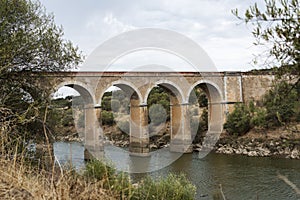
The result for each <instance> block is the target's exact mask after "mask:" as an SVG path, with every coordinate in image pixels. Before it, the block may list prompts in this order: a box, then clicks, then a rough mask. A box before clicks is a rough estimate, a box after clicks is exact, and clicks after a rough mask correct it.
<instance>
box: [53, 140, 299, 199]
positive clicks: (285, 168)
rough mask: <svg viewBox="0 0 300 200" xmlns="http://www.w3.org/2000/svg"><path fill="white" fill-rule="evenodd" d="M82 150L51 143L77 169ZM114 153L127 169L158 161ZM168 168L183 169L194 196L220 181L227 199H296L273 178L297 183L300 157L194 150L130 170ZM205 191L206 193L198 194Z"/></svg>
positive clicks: (210, 194)
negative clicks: (202, 153) (167, 161)
mask: <svg viewBox="0 0 300 200" xmlns="http://www.w3.org/2000/svg"><path fill="white" fill-rule="evenodd" d="M83 151H84V148H83V146H82V145H81V144H79V143H63V142H57V143H55V144H54V154H55V156H56V157H57V159H58V160H59V161H60V162H61V163H67V162H69V161H68V160H72V163H73V166H75V167H76V168H77V169H79V168H80V167H82V166H83V165H84V160H83ZM110 152H111V153H114V152H113V151H110ZM170 155H171V154H170ZM118 156H119V159H120V160H119V162H120V163H122V166H123V167H124V168H125V167H127V168H128V169H130V168H131V169H134V167H136V168H144V167H145V168H149V167H151V166H156V165H157V164H158V163H156V162H157V160H155V159H154V160H152V159H146V160H145V159H140V158H138V157H132V156H127V157H124V156H123V157H122V154H119V155H118ZM165 158H166V159H167V158H168V156H167V155H166V157H165ZM116 159H117V157H116ZM161 159H164V157H162V158H161ZM170 172H173V173H176V174H179V173H185V174H186V176H187V177H188V179H189V180H191V181H192V183H193V184H195V185H196V186H197V199H213V196H214V194H215V193H218V192H219V185H220V184H221V185H222V188H223V191H224V193H225V195H226V197H227V198H228V199H247V200H248V199H264V200H273V199H300V197H299V196H297V195H296V194H295V192H294V191H293V189H292V188H291V187H290V186H288V185H287V184H286V183H284V182H283V181H282V180H280V179H278V178H277V173H280V174H283V175H285V176H287V177H288V178H289V180H290V181H292V182H293V183H294V184H296V185H297V186H298V187H300V160H290V159H278V158H255V157H245V156H238V155H234V156H229V155H221V154H209V155H208V156H207V157H205V158H204V159H199V158H198V155H197V154H184V155H183V156H182V157H180V158H179V159H178V160H176V161H175V162H174V163H173V164H171V165H169V166H168V167H165V168H163V169H161V170H158V171H155V172H151V173H147V174H145V173H139V174H132V179H133V181H138V180H139V179H140V178H141V177H144V176H146V175H150V176H152V177H159V176H165V175H167V174H168V173H170ZM205 194H207V195H208V196H207V197H201V196H202V195H205Z"/></svg>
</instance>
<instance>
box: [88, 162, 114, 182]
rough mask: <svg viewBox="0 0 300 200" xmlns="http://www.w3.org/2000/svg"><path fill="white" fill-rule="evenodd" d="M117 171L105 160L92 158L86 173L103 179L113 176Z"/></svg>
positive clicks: (90, 176) (91, 176)
mask: <svg viewBox="0 0 300 200" xmlns="http://www.w3.org/2000/svg"><path fill="white" fill-rule="evenodd" d="M115 173H116V170H115V168H114V167H112V166H110V165H107V164H105V162H102V161H99V160H91V161H89V162H88V163H87V164H86V166H85V171H84V175H85V176H87V177H89V178H95V179H97V180H102V179H105V178H108V177H111V176H113V175H114V174H115Z"/></svg>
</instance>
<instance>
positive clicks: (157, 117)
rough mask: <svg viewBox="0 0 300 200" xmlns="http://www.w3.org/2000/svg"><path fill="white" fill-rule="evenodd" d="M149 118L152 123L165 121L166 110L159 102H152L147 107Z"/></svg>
mask: <svg viewBox="0 0 300 200" xmlns="http://www.w3.org/2000/svg"><path fill="white" fill-rule="evenodd" d="M149 118H150V120H151V123H153V125H159V124H162V123H165V122H166V120H167V112H166V110H165V108H164V107H163V106H162V105H160V104H153V105H152V106H151V107H150V109H149Z"/></svg>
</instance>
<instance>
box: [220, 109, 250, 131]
mask: <svg viewBox="0 0 300 200" xmlns="http://www.w3.org/2000/svg"><path fill="white" fill-rule="evenodd" d="M250 119H251V116H250V111H249V109H248V107H247V106H246V105H244V104H236V105H235V106H234V110H233V111H232V113H230V114H229V115H228V117H227V121H226V123H225V124H224V129H225V130H226V131H227V132H228V133H229V134H231V135H235V136H240V135H243V134H245V133H247V132H248V131H249V130H250Z"/></svg>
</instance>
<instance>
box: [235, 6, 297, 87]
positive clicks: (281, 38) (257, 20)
mask: <svg viewBox="0 0 300 200" xmlns="http://www.w3.org/2000/svg"><path fill="white" fill-rule="evenodd" d="M264 4H265V9H264V10H262V9H260V8H259V6H258V5H257V3H255V4H254V5H253V6H250V7H249V8H248V9H247V10H246V12H245V14H244V17H241V16H239V13H238V10H237V9H235V10H233V14H234V15H235V16H237V17H238V18H239V19H242V20H243V21H245V23H252V24H253V27H254V28H253V31H252V34H253V36H254V37H255V38H256V42H255V43H254V44H255V45H264V46H265V47H267V48H268V51H266V55H260V57H264V56H266V57H267V60H266V61H264V65H265V64H269V66H270V67H274V66H277V67H279V68H277V75H278V76H279V77H282V76H283V75H292V76H290V77H292V78H296V83H297V82H299V79H300V65H299V63H300V34H299V33H300V17H299V13H300V2H299V0H265V2H264Z"/></svg>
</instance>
